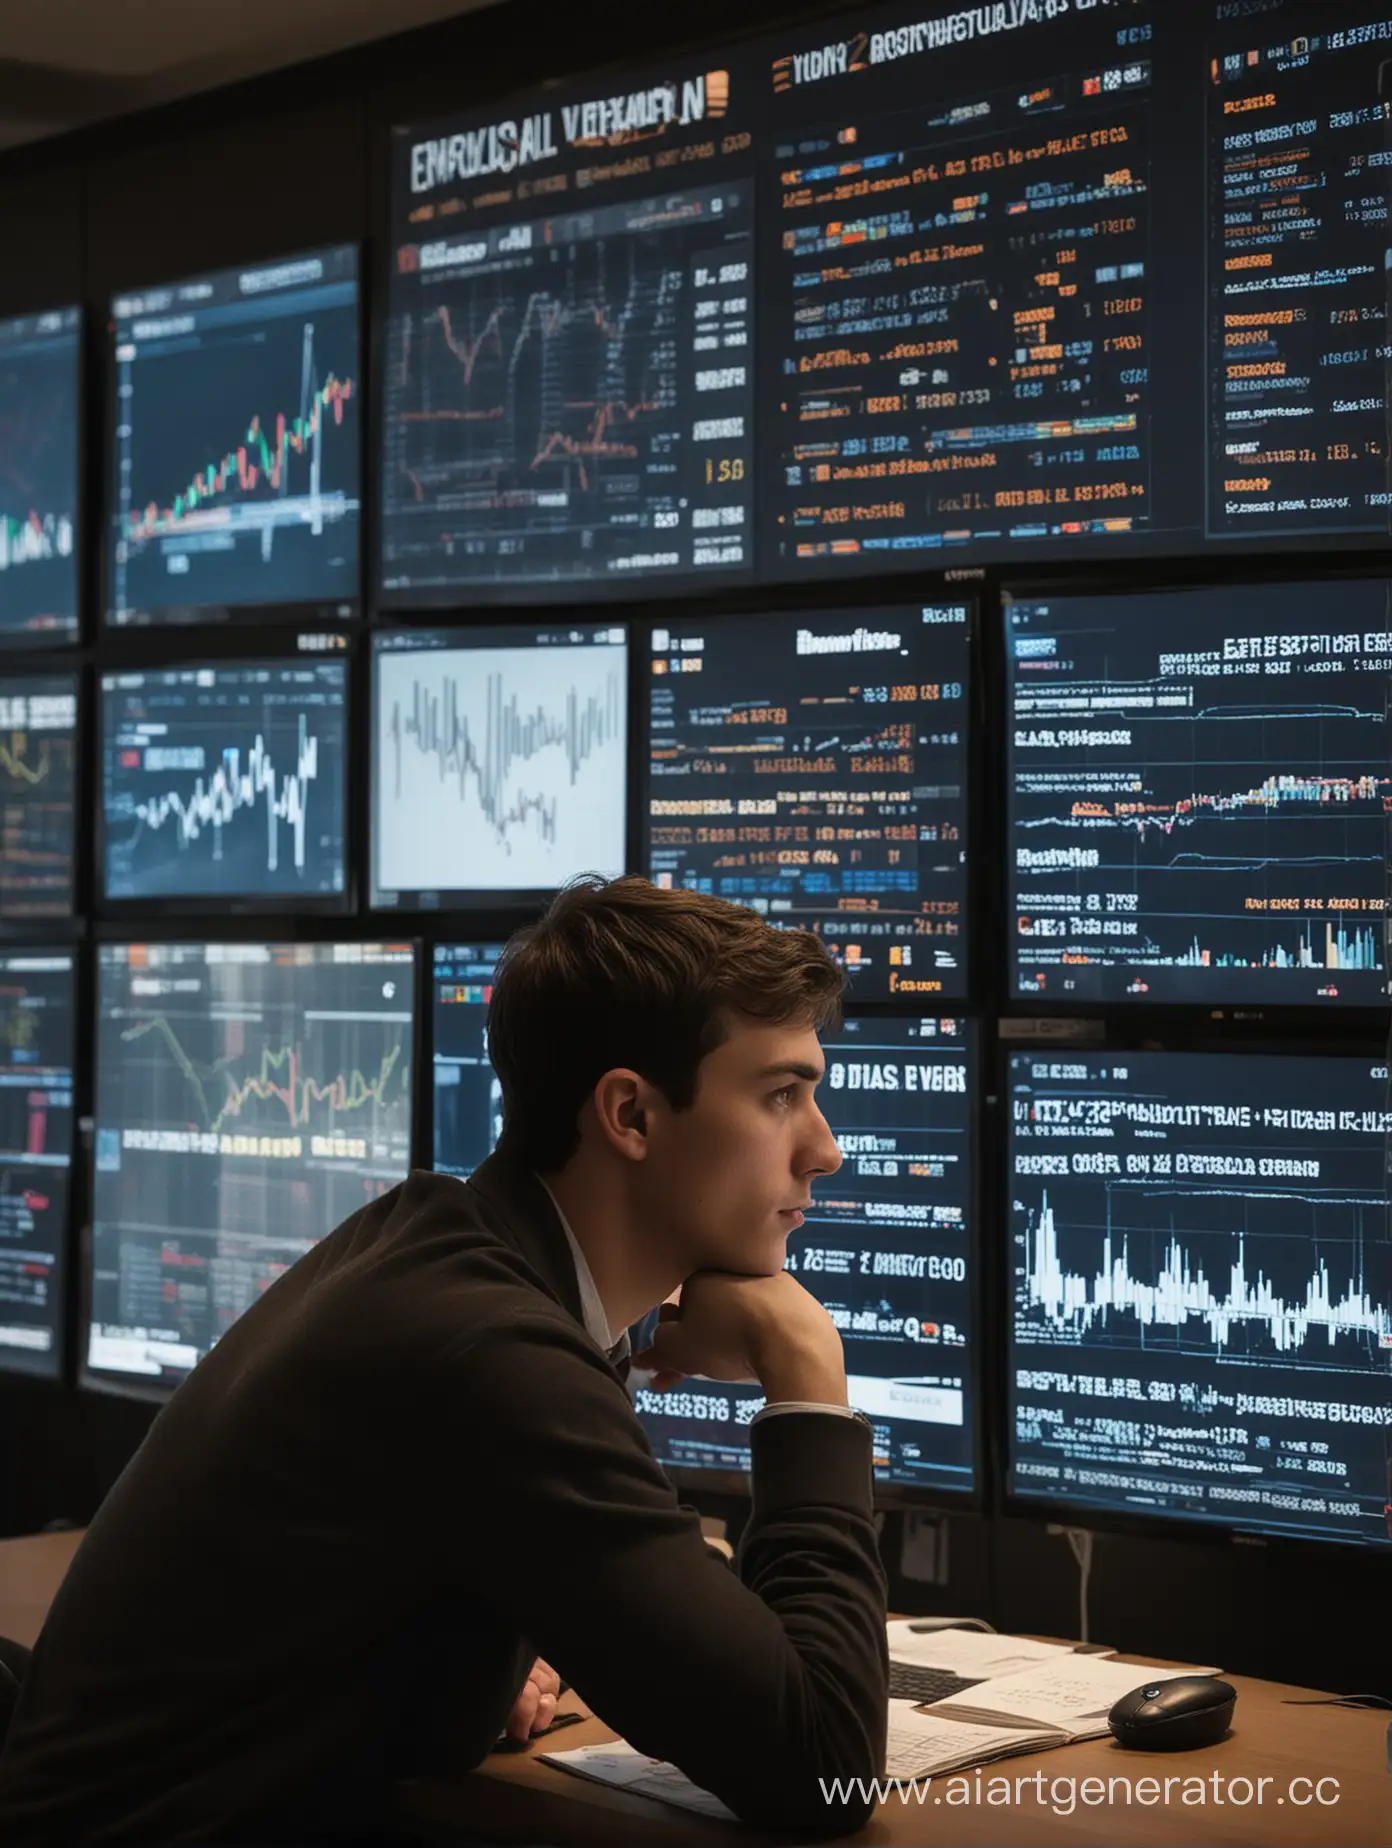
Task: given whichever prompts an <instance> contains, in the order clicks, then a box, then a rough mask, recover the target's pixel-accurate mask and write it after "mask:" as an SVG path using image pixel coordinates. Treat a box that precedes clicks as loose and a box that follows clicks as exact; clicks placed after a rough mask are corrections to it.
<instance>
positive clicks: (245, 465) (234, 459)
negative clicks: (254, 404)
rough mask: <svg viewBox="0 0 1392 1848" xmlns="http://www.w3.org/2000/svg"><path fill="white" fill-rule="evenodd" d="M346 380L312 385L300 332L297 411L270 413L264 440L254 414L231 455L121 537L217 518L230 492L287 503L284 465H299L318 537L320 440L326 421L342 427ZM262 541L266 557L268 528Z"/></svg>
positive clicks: (149, 508) (135, 517)
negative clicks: (302, 465)
mask: <svg viewBox="0 0 1392 1848" xmlns="http://www.w3.org/2000/svg"><path fill="white" fill-rule="evenodd" d="M354 389H355V387H354V384H353V381H352V379H337V378H335V377H334V376H333V374H332V373H330V374H329V376H328V378H327V379H326V380H325V381H324V383H323V384H322V385H317V384H316V383H315V362H314V330H313V327H312V326H311V325H308V324H307V325H306V327H305V343H304V373H303V377H302V380H301V400H300V402H301V409H300V410H299V411H298V412H297V413H295V414H294V415H293V416H289V417H287V415H286V413H285V412H284V411H277V412H276V413H275V418H274V422H273V425H272V428H273V431H274V434H273V435H272V436H270V437H268V436H267V434H266V429H265V426H264V425H263V424H262V421H261V417H260V414H259V412H258V413H254V414H253V416H252V418H251V421H250V423H249V424H248V425H247V429H246V434H245V436H244V437H243V438H242V440H241V441H240V442H239V443H238V444H237V446H236V447H235V448H234V449H230V450H228V452H227V453H226V454H225V455H224V456H223V457H222V459H221V460H220V461H218V462H210V463H208V464H207V466H206V467H205V468H202V469H200V470H199V471H198V473H197V474H196V475H194V477H193V478H192V480H191V481H189V483H188V484H187V486H186V487H184V488H182V489H181V490H180V492H179V493H177V494H176V495H174V497H173V499H172V500H171V501H170V503H169V504H168V505H167V506H164V507H161V506H160V505H159V504H158V503H157V502H155V501H150V502H149V503H148V504H147V505H146V506H145V507H143V508H140V509H139V510H137V511H133V512H132V513H130V514H129V515H128V518H127V531H128V534H129V537H130V538H131V539H134V540H144V539H153V538H155V537H157V536H158V535H159V534H161V533H168V532H173V531H176V530H177V529H179V528H181V527H183V528H188V527H191V526H193V525H194V524H195V516H196V515H197V514H198V513H199V511H200V509H202V510H205V511H207V512H208V513H210V514H212V515H213V516H214V517H217V518H226V517H227V515H226V514H225V513H221V514H219V513H217V511H216V509H215V508H214V503H215V502H216V501H218V500H219V499H220V498H221V497H222V496H224V495H228V494H230V493H233V492H235V493H236V494H239V495H242V496H245V497H246V498H247V499H248V500H250V499H253V498H255V497H256V496H257V495H258V493H259V495H260V497H261V498H262V499H269V498H272V497H279V498H280V499H282V500H284V499H288V498H289V496H290V493H291V478H290V459H291V457H292V456H294V457H297V458H300V459H302V460H304V461H305V464H306V475H307V479H306V481H305V483H304V489H305V493H306V494H307V496H308V498H309V501H310V503H311V509H310V516H309V517H310V520H311V523H312V524H313V527H314V530H315V532H316V533H318V532H322V531H323V522H324V508H323V506H322V504H320V495H321V483H322V476H323V467H322V461H323V453H322V452H323V436H324V422H325V417H326V415H327V416H328V417H330V418H331V419H332V421H333V424H334V425H335V427H337V428H339V429H341V428H342V426H343V408H344V406H345V405H346V404H347V403H348V402H349V401H350V400H351V399H352V397H353V394H354ZM264 530H265V532H266V534H267V535H268V536H267V540H266V546H265V551H266V556H267V557H269V554H270V535H271V534H273V532H274V527H273V526H270V525H268V526H266V527H265V528H264Z"/></svg>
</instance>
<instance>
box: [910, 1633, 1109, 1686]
mask: <svg viewBox="0 0 1392 1848" xmlns="http://www.w3.org/2000/svg"><path fill="white" fill-rule="evenodd" d="M885 1628H886V1631H887V1633H888V1636H889V1659H890V1661H891V1662H905V1663H908V1664H909V1665H910V1666H912V1667H914V1668H947V1669H951V1670H952V1671H953V1673H954V1674H958V1675H962V1676H964V1677H970V1678H971V1679H972V1680H974V1681H986V1680H988V1679H989V1678H990V1677H991V1676H992V1675H1008V1674H1010V1673H1012V1672H1013V1671H1014V1670H1015V1669H1017V1668H1028V1667H1029V1666H1030V1665H1031V1664H1032V1663H1034V1662H1050V1661H1053V1660H1054V1659H1055V1658H1056V1657H1058V1656H1066V1655H1071V1654H1072V1653H1073V1651H1072V1649H1071V1648H1070V1647H1069V1645H1068V1644H1067V1643H1036V1642H1033V1641H1032V1640H1031V1639H1030V1638H1029V1637H1028V1636H997V1635H995V1634H994V1633H985V1632H982V1631H980V1630H930V1631H928V1632H926V1633H920V1632H917V1631H915V1630H914V1628H913V1619H912V1618H896V1619H894V1621H893V1622H892V1623H889V1624H887V1625H886V1626H885ZM1108 1653H1109V1654H1110V1653H1111V1652H1110V1651H1108Z"/></svg>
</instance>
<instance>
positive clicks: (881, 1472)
mask: <svg viewBox="0 0 1392 1848" xmlns="http://www.w3.org/2000/svg"><path fill="white" fill-rule="evenodd" d="M823 1051H824V1053H825V1055H826V1076H825V1078H824V1079H823V1081H822V1083H821V1085H820V1086H819V1088H818V1090H817V1103H818V1105H819V1107H820V1108H821V1111H822V1113H823V1115H824V1116H825V1117H826V1119H827V1122H828V1124H829V1125H830V1126H831V1129H832V1132H833V1133H834V1135H835V1137H836V1140H837V1143H838V1145H839V1146H840V1149H841V1154H842V1166H841V1168H840V1170H839V1172H837V1173H836V1174H834V1175H830V1176H827V1177H825V1178H820V1179H818V1180H816V1181H815V1182H814V1183H813V1190H812V1208H811V1210H810V1212H808V1213H807V1215H806V1218H805V1221H804V1223H803V1224H802V1226H801V1227H800V1228H799V1229H798V1230H797V1231H795V1232H793V1233H792V1234H791V1235H790V1237H789V1239H788V1256H787V1268H788V1270H790V1271H791V1272H792V1273H793V1274H794V1275H795V1276H796V1277H797V1279H798V1281H799V1282H800V1283H801V1284H803V1285H804V1287H805V1288H806V1289H808V1290H810V1291H811V1292H812V1294H813V1295H814V1296H815V1297H817V1299H818V1300H819V1301H820V1302H821V1303H823V1304H824V1305H825V1307H826V1308H827V1310H828V1312H829V1313H830V1315H831V1318H832V1320H833V1322H835V1324H836V1326H837V1328H839V1329H840V1331H841V1338H842V1341H843V1343H844V1346H845V1355H846V1376H847V1384H848V1386H849V1390H850V1401H851V1404H852V1405H853V1406H855V1407H857V1408H858V1409H859V1410H861V1411H863V1412H864V1413H865V1415H866V1416H867V1417H868V1418H869V1420H870V1422H871V1424H872V1426H873V1427H874V1434H875V1448H874V1456H875V1478H876V1481H877V1482H879V1483H881V1484H883V1485H885V1486H886V1487H889V1486H891V1485H893V1486H895V1487H898V1488H913V1489H923V1490H926V1491H929V1492H930V1493H933V1494H948V1495H964V1494H969V1493H971V1492H972V1491H973V1490H974V1489H975V1487H976V1483H977V1474H976V1471H977V1451H976V1421H977V1415H978V1393H979V1384H978V1382H979V1378H980V1374H979V1367H980V1350H979V1347H978V1343H977V1335H976V1320H975V1316H976V1310H975V1304H976V1302H977V1300H978V1294H977V1293H978V1289H979V1284H978V1278H977V1261H978V1245H977V1231H976V1189H975V1174H974V1163H975V1153H974V1150H975V1124H976V1102H975V1096H976V1094H975V1076H974V1045H973V1039H972V1031H971V1027H970V1024H969V1023H968V1022H965V1021H962V1020H954V1019H936V1020H924V1019H917V1020H859V1019H857V1020H848V1021H846V1022H845V1023H844V1025H843V1027H842V1028H841V1030H840V1031H839V1032H838V1033H833V1034H828V1035H827V1037H826V1038H825V1040H824V1041H823ZM635 1403H636V1405H637V1408H638V1411H639V1414H640V1416H641V1418H642V1420H643V1424H644V1426H645V1428H646V1430H647V1432H648V1436H649V1439H650V1440H651V1442H652V1446H653V1450H654V1452H655V1453H656V1455H657V1457H658V1460H659V1461H660V1462H663V1463H665V1464H668V1465H671V1466H672V1467H674V1468H678V1469H694V1470H715V1471H720V1472H731V1471H739V1470H746V1469H748V1467H749V1429H748V1427H749V1424H750V1421H751V1420H752V1419H753V1417H754V1415H755V1414H756V1413H757V1412H758V1410H759V1408H760V1406H761V1405H762V1404H763V1399H762V1397H761V1395H760V1394H759V1392H758V1390H757V1389H756V1388H754V1387H752V1386H727V1385H724V1384H721V1383H720V1382H718V1381H715V1380H701V1379H692V1380H686V1381H684V1382H683V1383H682V1384H681V1385H680V1386H677V1387H674V1388H672V1389H671V1390H670V1391H667V1392H654V1391H653V1390H652V1388H651V1385H650V1384H646V1383H643V1384H638V1385H637V1386H636V1391H635Z"/></svg>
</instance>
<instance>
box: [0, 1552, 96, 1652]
mask: <svg viewBox="0 0 1392 1848" xmlns="http://www.w3.org/2000/svg"><path fill="white" fill-rule="evenodd" d="M81 1538H82V1535H81V1533H67V1534H34V1535H33V1536H32V1538H29V1539H25V1540H0V1636H8V1637H9V1639H10V1640H11V1642H15V1643H23V1644H24V1647H25V1648H26V1649H32V1648H33V1647H34V1641H35V1638H36V1637H37V1636H38V1634H39V1631H40V1630H41V1629H42V1627H43V1620H44V1618H45V1617H46V1616H47V1615H48V1607H49V1605H50V1604H52V1602H53V1600H54V1597H55V1596H56V1594H57V1591H58V1587H59V1586H60V1585H61V1584H62V1582H63V1575H64V1573H65V1572H66V1571H67V1569H68V1567H69V1565H70V1564H71V1562H72V1556H73V1554H74V1553H75V1552H76V1551H77V1547H78V1542H79V1541H80V1540H81Z"/></svg>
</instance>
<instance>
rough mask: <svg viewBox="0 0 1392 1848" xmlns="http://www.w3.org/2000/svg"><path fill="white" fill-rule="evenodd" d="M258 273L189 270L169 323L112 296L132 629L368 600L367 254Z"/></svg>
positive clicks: (120, 549) (122, 617)
mask: <svg viewBox="0 0 1392 1848" xmlns="http://www.w3.org/2000/svg"><path fill="white" fill-rule="evenodd" d="M296 270H298V271H299V272H300V274H299V276H298V277H296V276H294V274H293V272H295V271H296ZM244 280H245V277H244V274H243V272H239V271H236V270H233V271H224V272H220V273H217V274H214V275H211V276H207V277H200V278H193V279H190V281H189V282H187V283H185V284H184V285H182V286H181V289H180V297H181V301H182V303H183V304H185V305H186V306H185V307H184V308H183V310H182V311H181V312H179V313H176V314H170V315H153V316H152V315H150V314H148V313H146V312H144V309H143V305H142V300H141V298H140V297H133V298H118V299H117V301H116V302H115V303H114V304H113V322H114V328H115V361H116V383H117V401H118V404H119V406H120V415H119V417H118V419H117V423H116V442H115V454H114V475H113V486H114V489H115V492H114V495H113V497H112V505H111V514H110V520H109V525H108V533H109V546H110V563H111V577H110V584H111V609H110V615H111V619H112V620H113V621H114V622H116V623H118V624H126V623H137V622H151V621H188V620H191V617H190V615H189V613H188V612H190V611H196V610H199V609H202V608H205V607H212V608H218V609H221V608H223V607H226V608H229V609H230V608H234V607H237V606H240V605H244V604H279V603H286V604H292V603H320V602H323V603H328V602H335V601H343V602H345V603H351V602H353V601H354V600H355V598H356V595H357V584H356V566H357V540H358V514H359V506H360V498H359V497H360V454H359V450H360V418H359V414H358V411H359V398H360V395H361V388H360V377H359V362H360V355H359V350H358V349H359V343H358V286H357V265H356V254H355V252H354V251H352V250H351V249H348V248H344V249H338V250H328V251H322V252H319V253H316V254H312V255H310V256H308V257H306V258H305V259H303V260H300V261H297V262H292V263H288V264H284V265H281V266H279V267H278V272H277V273H272V272H262V273H261V275H260V276H259V277H258V278H257V279H256V282H255V284H254V286H253V287H252V288H250V289H244V288H243V286H242V284H243V281H244Z"/></svg>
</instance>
